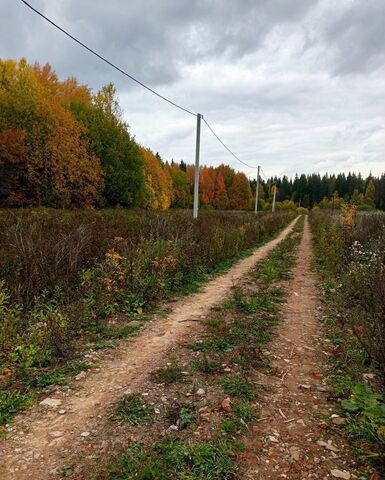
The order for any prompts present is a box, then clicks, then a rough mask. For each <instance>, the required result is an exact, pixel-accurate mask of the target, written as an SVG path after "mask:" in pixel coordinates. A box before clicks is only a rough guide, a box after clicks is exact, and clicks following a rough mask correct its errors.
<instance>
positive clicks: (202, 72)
mask: <svg viewBox="0 0 385 480" xmlns="http://www.w3.org/2000/svg"><path fill="white" fill-rule="evenodd" d="M29 2H30V3H31V4H32V5H33V6H34V7H35V8H37V9H39V10H41V11H42V12H43V13H44V14H46V15H47V16H49V17H50V18H51V19H52V20H54V21H55V22H57V23H59V24H60V25H61V26H62V27H63V28H65V29H67V30H69V31H70V32H71V33H72V34H73V35H75V36H77V37H78V38H79V39H81V40H82V41H83V42H84V43H87V44H88V45H89V46H91V47H92V48H94V49H95V50H97V51H99V52H100V53H102V54H103V55H104V56H106V57H107V58H109V59H110V60H111V61H112V62H114V63H116V64H118V65H119V66H121V67H122V68H123V69H125V70H126V71H127V72H129V73H131V74H132V75H134V76H136V77H137V78H138V79H140V80H141V81H142V82H145V83H147V84H148V85H149V86H151V87H152V88H154V89H156V90H157V91H159V92H160V93H162V94H163V95H165V96H167V97H169V98H171V99H172V100H173V101H175V102H177V103H179V104H181V105H183V106H184V107H186V108H188V109H190V110H193V111H194V112H200V113H202V114H204V116H205V118H206V119H207V121H208V122H209V123H210V124H211V125H212V127H213V128H214V129H215V130H216V132H217V133H218V134H219V135H220V136H221V138H222V139H223V140H224V142H225V143H227V144H228V145H229V147H230V148H231V149H232V150H233V151H234V152H235V153H236V154H237V155H238V156H239V157H240V158H241V159H243V160H244V161H245V162H246V163H249V164H251V165H258V164H260V165H262V167H263V170H264V171H265V172H266V174H267V175H268V176H270V175H272V174H273V175H275V174H277V175H282V174H286V175H289V176H291V175H294V174H295V173H296V172H298V173H302V172H305V173H310V172H320V173H324V172H326V171H328V172H332V171H333V172H338V171H345V172H348V171H349V170H350V171H356V172H358V171H361V172H362V173H363V174H365V175H366V174H368V173H369V172H370V171H371V172H372V173H373V174H380V173H382V172H384V171H385V1H384V0H338V1H336V0H318V1H317V0H130V1H127V0H108V1H104V0H29ZM0 11H1V16H0V57H2V58H20V57H26V58H27V59H28V60H29V61H30V62H34V61H38V62H40V63H46V62H49V63H50V64H51V65H52V66H53V67H54V69H55V70H56V71H57V72H58V74H59V76H60V77H61V78H64V77H68V76H76V77H77V78H78V79H79V80H80V81H81V82H82V83H86V84H88V85H89V86H90V87H91V88H92V89H94V90H97V89H98V88H100V86H101V85H102V84H103V83H107V82H110V81H112V82H114V83H115V84H116V87H117V89H118V92H119V98H120V102H121V104H122V107H123V109H124V116H125V119H126V120H127V122H128V123H129V125H130V127H131V130H132V133H133V134H134V135H135V136H136V139H137V140H138V141H139V142H140V143H142V144H144V145H145V146H148V147H150V148H151V149H152V150H154V151H159V152H160V154H161V155H162V157H164V158H165V159H171V158H173V159H174V160H180V159H184V160H185V161H187V162H193V161H194V148H195V118H194V117H192V116H190V115H188V114H185V113H184V112H182V111H179V110H177V109H175V108H174V107H172V106H170V105H168V104H167V103H165V102H163V101H162V100H160V99H158V98H157V97H154V96H153V95H152V94H150V93H149V92H147V91H145V90H143V89H142V88H141V87H139V86H138V85H136V84H134V83H132V82H131V81H130V80H128V79H127V78H125V77H123V76H122V75H120V74H119V73H118V72H116V71H114V70H112V69H111V68H110V67H108V66H107V65H105V64H103V63H101V62H100V61H99V60H98V59H97V58H95V57H93V56H92V55H90V54H89V53H87V52H86V51H84V50H82V49H81V48H80V47H79V46H77V45H76V44H74V43H73V42H72V41H71V40H70V39H68V38H66V37H65V36H64V35H63V34H62V33H60V32H59V31H57V30H55V29H54V28H53V27H52V26H50V25H49V24H47V23H45V22H44V21H43V20H42V19H41V18H39V17H38V16H37V15H36V14H34V13H33V12H32V11H30V10H29V9H27V7H26V6H25V5H24V4H23V3H22V2H21V1H20V0H0ZM201 156H202V163H204V164H209V165H219V164H220V163H227V164H230V165H232V166H233V167H234V168H236V169H237V170H243V171H244V172H245V173H246V174H247V175H249V176H250V177H253V176H254V175H255V171H254V169H252V168H248V167H245V166H243V165H242V164H240V163H238V162H237V161H236V160H235V159H234V158H232V157H231V156H229V154H228V153H227V152H226V151H225V150H224V149H223V147H222V146H221V145H220V144H219V143H218V142H217V140H216V139H215V138H213V136H212V135H211V133H210V132H209V131H208V130H207V128H203V129H202V150H201Z"/></svg>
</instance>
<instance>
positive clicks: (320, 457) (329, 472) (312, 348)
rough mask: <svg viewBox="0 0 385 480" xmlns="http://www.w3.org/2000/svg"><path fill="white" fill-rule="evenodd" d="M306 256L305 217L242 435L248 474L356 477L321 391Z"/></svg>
mask: <svg viewBox="0 0 385 480" xmlns="http://www.w3.org/2000/svg"><path fill="white" fill-rule="evenodd" d="M311 260H312V249H311V237H310V231H309V225H308V221H307V219H306V221H305V227H304V234H303V238H302V241H301V244H300V246H299V249H298V257H297V263H296V266H295V268H294V269H293V272H292V273H293V278H292V280H291V281H290V283H289V285H288V289H289V294H288V297H287V303H286V305H285V306H284V307H283V310H282V313H281V318H282V323H281V324H280V326H279V328H278V330H277V335H276V337H275V339H274V341H273V343H272V344H271V347H270V348H269V352H270V355H269V356H270V357H271V372H270V374H268V375H263V376H262V378H261V379H260V381H261V383H263V384H265V385H266V386H267V388H268V392H269V393H268V394H266V395H265V398H264V400H263V401H262V402H261V403H262V412H261V421H260V422H259V426H258V427H256V428H255V429H254V433H255V435H252V436H249V437H248V438H247V443H248V449H249V452H251V453H252V454H251V458H252V459H253V461H251V462H250V465H249V466H248V468H246V472H247V473H246V477H245V478H247V479H261V480H262V479H264V480H265V479H290V480H298V479H305V478H306V479H307V478H314V479H325V480H326V479H334V478H343V479H350V478H360V477H354V476H353V475H352V472H353V471H354V470H355V464H354V460H352V455H351V452H349V448H348V446H347V445H346V441H345V440H344V438H343V436H342V435H340V433H339V427H338V424H341V423H342V422H343V421H344V419H342V418H340V417H338V416H333V415H336V412H335V409H336V407H335V405H334V404H333V403H332V402H328V400H327V396H326V390H327V388H326V381H325V379H324V377H323V374H322V373H323V366H324V365H325V363H326V355H327V352H324V350H323V346H322V329H321V326H320V322H319V318H317V317H318V314H319V313H320V311H319V302H318V300H317V288H316V281H315V276H314V274H313V273H312V271H311ZM331 427H332V428H331ZM349 453H350V455H349ZM363 478H367V477H363Z"/></svg>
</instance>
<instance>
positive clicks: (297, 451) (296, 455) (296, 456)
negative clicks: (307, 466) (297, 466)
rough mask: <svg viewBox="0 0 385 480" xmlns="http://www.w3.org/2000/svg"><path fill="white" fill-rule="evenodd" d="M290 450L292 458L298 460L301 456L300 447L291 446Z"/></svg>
mask: <svg viewBox="0 0 385 480" xmlns="http://www.w3.org/2000/svg"><path fill="white" fill-rule="evenodd" d="M289 452H290V455H291V458H292V459H293V460H295V461H296V462H298V461H299V458H300V449H299V448H298V447H290V448H289Z"/></svg>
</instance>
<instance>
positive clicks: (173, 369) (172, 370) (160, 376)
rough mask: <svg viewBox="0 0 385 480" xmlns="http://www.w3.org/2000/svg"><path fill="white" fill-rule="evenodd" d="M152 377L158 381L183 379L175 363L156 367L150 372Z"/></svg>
mask: <svg viewBox="0 0 385 480" xmlns="http://www.w3.org/2000/svg"><path fill="white" fill-rule="evenodd" d="M151 376H152V379H153V380H154V381H156V382H158V383H165V384H166V385H168V384H170V383H175V382H180V381H181V380H182V379H183V374H182V370H181V369H180V367H178V366H177V365H168V366H167V367H164V368H158V369H157V370H155V371H154V372H152V374H151Z"/></svg>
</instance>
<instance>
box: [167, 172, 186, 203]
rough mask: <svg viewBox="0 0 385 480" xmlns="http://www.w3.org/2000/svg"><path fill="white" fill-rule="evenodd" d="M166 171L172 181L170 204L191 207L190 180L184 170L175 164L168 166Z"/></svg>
mask: <svg viewBox="0 0 385 480" xmlns="http://www.w3.org/2000/svg"><path fill="white" fill-rule="evenodd" d="M168 172H169V175H170V177H171V181H172V200H171V206H172V207H175V208H189V207H191V206H192V194H191V190H190V182H189V179H188V176H187V174H186V172H185V171H184V170H182V169H181V168H179V167H178V166H177V165H171V166H169V167H168Z"/></svg>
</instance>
